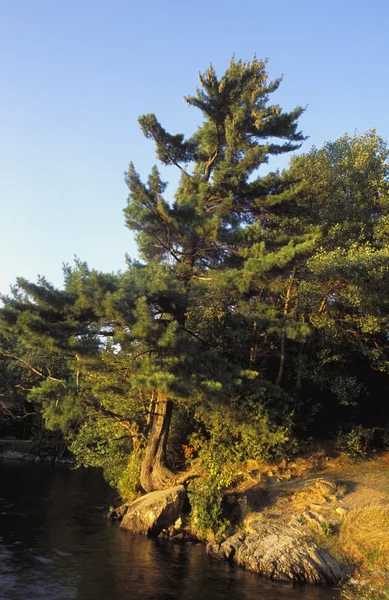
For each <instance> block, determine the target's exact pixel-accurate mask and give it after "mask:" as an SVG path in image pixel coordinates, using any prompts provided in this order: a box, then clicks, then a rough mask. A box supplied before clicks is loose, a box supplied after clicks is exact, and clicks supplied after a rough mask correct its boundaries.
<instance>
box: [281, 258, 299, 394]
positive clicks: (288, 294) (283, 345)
mask: <svg viewBox="0 0 389 600" xmlns="http://www.w3.org/2000/svg"><path fill="white" fill-rule="evenodd" d="M296 271H297V269H296V267H294V269H293V273H292V276H291V279H290V283H289V285H288V289H287V292H286V298H285V305H284V316H285V317H286V316H287V314H288V312H289V305H290V300H291V297H292V288H293V284H294V280H295V279H296ZM285 361H286V334H285V328H283V330H282V333H281V349H280V366H279V369H278V375H277V379H276V385H278V386H280V385H281V381H282V377H283V374H284V370H285Z"/></svg>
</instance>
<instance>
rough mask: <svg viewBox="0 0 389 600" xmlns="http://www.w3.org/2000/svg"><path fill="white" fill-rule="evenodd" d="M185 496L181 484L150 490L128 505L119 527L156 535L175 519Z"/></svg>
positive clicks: (178, 514)
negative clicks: (165, 488)
mask: <svg viewBox="0 0 389 600" xmlns="http://www.w3.org/2000/svg"><path fill="white" fill-rule="evenodd" d="M185 496H186V492H185V488H184V486H183V485H178V486H176V487H174V488H170V489H168V490H158V491H156V492H150V493H149V494H146V495H145V496H142V497H141V498H138V499H137V500H135V502H132V503H131V504H129V505H128V507H127V511H126V513H125V515H124V516H123V519H122V521H121V523H120V527H121V528H122V529H125V530H127V531H131V532H132V533H143V534H145V535H148V536H153V537H154V536H157V535H158V534H159V533H160V532H161V531H162V530H163V529H168V528H169V527H170V526H171V525H174V523H175V522H176V521H177V519H178V517H179V516H180V513H181V511H182V508H183V505H184V501H185Z"/></svg>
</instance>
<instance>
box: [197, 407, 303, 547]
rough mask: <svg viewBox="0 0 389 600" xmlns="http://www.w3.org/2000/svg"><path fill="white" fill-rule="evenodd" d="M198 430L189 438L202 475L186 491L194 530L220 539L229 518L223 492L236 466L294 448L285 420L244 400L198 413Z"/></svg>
mask: <svg viewBox="0 0 389 600" xmlns="http://www.w3.org/2000/svg"><path fill="white" fill-rule="evenodd" d="M197 418H198V427H197V431H196V432H195V433H194V434H192V436H191V437H190V444H191V448H192V449H193V450H194V451H195V452H197V453H198V455H199V457H200V459H201V465H202V467H203V468H204V470H205V472H206V478H205V479H203V480H202V481H200V482H199V481H197V482H193V483H192V484H191V485H190V486H189V489H188V494H189V500H190V503H191V506H192V511H193V514H194V520H195V526H196V528H197V529H198V532H199V533H203V535H205V536H206V535H207V534H209V533H210V532H212V533H213V534H214V535H215V536H216V537H220V536H221V535H222V534H223V533H224V532H225V531H226V530H227V528H228V526H229V521H228V519H227V518H226V516H225V515H224V512H223V507H222V503H223V498H224V496H225V492H226V491H227V490H228V489H229V488H231V486H233V485H236V484H237V483H238V482H239V479H240V477H241V466H242V463H245V462H246V461H247V460H249V459H255V460H259V461H266V460H269V459H270V458H274V457H276V456H282V455H285V454H287V453H290V452H293V451H294V450H295V442H294V440H293V438H292V436H291V423H290V419H289V418H287V417H284V419H283V421H281V422H280V420H278V421H277V419H276V417H275V416H274V415H273V414H272V413H271V411H270V410H268V409H267V408H266V407H265V406H264V405H263V404H261V403H259V402H256V401H255V400H254V399H250V398H245V399H244V403H243V402H242V404H241V403H240V401H239V400H236V401H231V403H230V405H229V406H225V405H221V406H217V407H213V408H211V407H209V410H208V411H207V412H203V413H201V414H198V415H197Z"/></svg>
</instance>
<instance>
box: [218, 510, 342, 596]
mask: <svg viewBox="0 0 389 600" xmlns="http://www.w3.org/2000/svg"><path fill="white" fill-rule="evenodd" d="M207 552H208V554H210V555H211V556H213V557H214V558H218V559H221V560H223V559H224V560H232V561H233V562H235V563H236V564H237V565H239V566H242V567H245V568H246V569H249V570H251V571H255V572H257V573H260V574H261V575H264V576H265V577H269V578H271V579H278V580H283V581H298V582H304V581H306V582H309V583H330V584H334V583H338V582H339V581H340V580H341V579H342V578H343V577H344V575H345V573H344V572H343V571H342V569H341V568H340V566H339V564H338V563H337V562H336V560H335V559H334V558H333V557H332V556H331V555H330V554H329V553H328V552H327V551H326V550H324V549H322V548H319V547H318V546H317V545H316V543H315V542H314V541H313V539H312V538H310V537H309V536H307V535H306V534H305V533H304V529H303V528H300V527H299V526H298V524H297V523H296V522H295V523H293V524H292V523H290V524H288V525H279V524H273V523H268V522H264V521H262V520H261V519H259V518H257V519H255V518H254V519H252V520H251V521H250V522H249V523H248V524H247V525H246V529H245V531H243V532H239V533H237V534H235V535H233V536H231V537H230V538H228V539H227V540H226V541H225V542H223V543H222V544H215V543H212V544H208V546H207Z"/></svg>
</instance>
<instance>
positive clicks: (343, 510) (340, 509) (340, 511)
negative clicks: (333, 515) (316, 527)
mask: <svg viewBox="0 0 389 600" xmlns="http://www.w3.org/2000/svg"><path fill="white" fill-rule="evenodd" d="M335 512H337V513H338V515H340V516H341V517H344V515H347V509H346V508H343V507H342V506H338V508H336V509H335Z"/></svg>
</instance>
